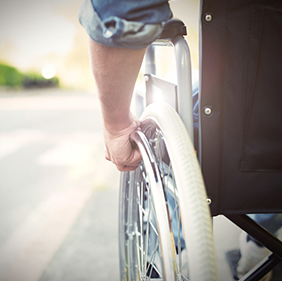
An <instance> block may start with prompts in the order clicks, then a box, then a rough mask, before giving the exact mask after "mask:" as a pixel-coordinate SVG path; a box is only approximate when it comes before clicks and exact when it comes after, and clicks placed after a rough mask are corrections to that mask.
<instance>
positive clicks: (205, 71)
mask: <svg viewBox="0 0 282 281" xmlns="http://www.w3.org/2000/svg"><path fill="white" fill-rule="evenodd" d="M200 15H201V24H200V83H199V106H198V111H199V130H198V131H196V130H195V127H194V125H193V123H194V122H193V106H195V104H194V103H193V88H192V82H191V63H190V54H189V47H188V44H187V42H186V40H185V39H184V36H185V35H186V28H185V26H184V24H183V22H181V21H180V20H175V19H173V20H170V21H169V22H167V23H165V24H164V26H163V33H162V34H161V36H160V37H159V39H158V40H157V41H156V42H154V43H153V44H152V46H150V47H148V50H147V54H146V57H145V66H146V75H145V80H146V94H145V97H143V96H140V97H139V98H137V101H138V103H139V106H140V104H145V106H144V108H141V111H143V112H142V116H141V120H142V131H141V132H134V133H133V134H132V136H131V137H132V139H133V141H134V143H135V144H136V145H137V146H138V148H139V150H140V152H141V155H142V158H143V161H142V163H141V164H140V166H139V167H138V168H137V169H136V170H135V171H133V172H126V173H122V175H121V180H120V199H119V201H120V207H119V247H120V249H119V250H120V274H121V280H131V281H132V280H167V281H172V280H192V281H204V280H206V281H213V280H221V279H220V276H218V275H217V264H216V258H215V249H214V245H213V234H212V217H214V216H217V215H224V216H225V217H227V218H228V219H229V220H230V221H232V222H233V223H234V224H236V225H237V226H238V227H240V228H241V229H242V230H243V231H245V232H247V233H248V234H249V235H250V236H252V237H253V238H254V239H256V240H257V241H259V242H260V243H261V244H262V245H264V246H265V247H266V248H268V249H269V250H270V251H271V252H272V253H271V254H270V255H269V256H268V257H267V258H265V260H264V261H263V262H262V263H260V264H259V265H258V266H256V267H255V268H254V269H253V270H251V271H250V272H249V273H247V274H246V275H245V276H244V277H242V278H241V279H240V280H260V279H261V278H262V277H263V276H265V274H267V273H268V272H269V271H270V270H272V269H273V268H274V267H275V266H276V265H278V264H279V263H280V262H281V259H282V243H281V242H280V241H279V239H277V238H276V237H275V236H273V235H272V234H270V233H269V232H268V231H267V230H265V229H264V228H262V227H261V226H260V225H258V224H257V223H256V222H254V221H253V220H252V219H251V218H250V217H249V216H247V214H256V213H282V203H281V202H282V192H281V188H282V148H281V147H282V125H281V124H282V122H281V120H282V110H281V104H282V95H281V93H282V84H281V82H280V81H279V80H280V79H279V77H280V73H282V72H281V70H282V55H281V50H282V40H281V30H282V2H280V1H267V2H263V1H257V0H236V1H231V0H227V1H226V0H213V1H208V0H205V1H202V3H201V14H200ZM158 45H161V46H172V47H173V48H174V52H175V61H176V72H177V83H176V84H173V83H170V82H167V81H164V80H162V79H160V78H158V77H157V76H156V75H155V74H156V71H155V67H156V66H155V64H154V61H155V58H154V49H155V48H156V46H158ZM156 89H158V91H161V93H162V98H163V100H164V102H153V100H154V90H156ZM140 102H141V103H140Z"/></svg>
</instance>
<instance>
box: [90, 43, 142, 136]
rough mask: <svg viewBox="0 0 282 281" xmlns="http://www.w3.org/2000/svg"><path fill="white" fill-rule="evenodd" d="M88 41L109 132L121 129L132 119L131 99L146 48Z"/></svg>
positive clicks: (105, 122) (104, 118)
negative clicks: (137, 48)
mask: <svg viewBox="0 0 282 281" xmlns="http://www.w3.org/2000/svg"><path fill="white" fill-rule="evenodd" d="M89 45H90V60H91V65H92V71H93V75H94V77H95V80H96V83H97V87H98V92H99V98H100V103H101V109H102V114H103V120H104V126H105V128H106V129H107V130H108V131H110V132H111V131H112V132H116V131H119V130H122V129H124V128H126V127H127V126H128V125H129V124H130V123H131V122H132V120H131V117H130V103H131V98H132V93H133V89H134V85H135V81H136V78H137V75H138V73H139V69H140V66H141V64H142V60H143V57H144V53H145V49H141V50H131V49H122V48H111V47H105V46H103V45H100V44H98V43H96V42H94V41H93V40H91V39H90V43H89Z"/></svg>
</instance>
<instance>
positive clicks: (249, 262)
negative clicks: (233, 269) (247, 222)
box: [237, 232, 272, 281]
mask: <svg viewBox="0 0 282 281" xmlns="http://www.w3.org/2000/svg"><path fill="white" fill-rule="evenodd" d="M240 252H241V258H240V260H239V262H238V266H237V276H238V278H241V277H243V276H244V275H245V274H246V273H247V272H248V271H250V270H251V269H252V268H253V267H254V266H256V265H257V264H258V263H259V262H260V261H262V260H263V259H264V258H265V257H266V256H268V255H269V254H270V251H269V250H268V249H266V248H265V247H260V246H258V245H257V244H256V243H255V242H254V241H252V240H250V239H249V240H247V233H245V232H242V233H241V235H240ZM271 276H272V272H269V273H268V274H267V275H265V276H264V277H263V278H262V279H261V280H260V281H269V280H270V278H271Z"/></svg>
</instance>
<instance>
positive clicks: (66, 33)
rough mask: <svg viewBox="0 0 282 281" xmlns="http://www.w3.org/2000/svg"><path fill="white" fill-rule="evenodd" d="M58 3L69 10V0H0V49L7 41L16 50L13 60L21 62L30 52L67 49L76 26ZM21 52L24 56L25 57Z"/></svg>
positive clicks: (71, 42)
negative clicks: (66, 16)
mask: <svg viewBox="0 0 282 281" xmlns="http://www.w3.org/2000/svg"><path fill="white" fill-rule="evenodd" d="M70 2H74V1H70ZM76 2H78V1H76ZM58 3H60V4H61V6H62V5H65V7H66V9H68V6H67V5H68V1H64V0H63V1H62V0H60V1H42V0H24V1H22V0H9V1H1V4H0V26H1V28H0V42H1V43H0V48H1V47H2V48H3V47H5V45H4V44H6V45H7V44H8V46H11V47H12V48H15V49H18V50H19V52H18V54H17V53H13V56H14V59H13V61H14V60H20V62H21V63H22V64H24V62H25V60H26V59H29V58H30V56H31V55H32V56H33V57H36V56H38V55H44V54H48V53H53V52H54V53H57V54H65V53H66V52H69V51H70V50H71V48H72V44H73V39H74V35H75V32H76V28H75V25H74V24H73V23H71V22H70V21H68V20H67V19H66V18H64V17H63V15H62V14H61V13H60V11H58V10H57V9H56V7H57V6H59V5H58ZM3 45H4V46H3ZM7 55H9V53H8V54H7ZM23 55H25V56H27V57H26V58H24V57H23Z"/></svg>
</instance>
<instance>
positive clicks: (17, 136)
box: [0, 129, 44, 158]
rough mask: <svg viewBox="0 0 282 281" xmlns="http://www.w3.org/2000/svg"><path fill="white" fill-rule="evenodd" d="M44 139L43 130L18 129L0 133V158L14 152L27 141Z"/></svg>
mask: <svg viewBox="0 0 282 281" xmlns="http://www.w3.org/2000/svg"><path fill="white" fill-rule="evenodd" d="M43 139H44V134H43V132H40V131H38V130H31V129H26V130H25V129H19V130H15V131H12V132H3V133H0V158H1V157H4V156H6V155H8V154H10V153H14V152H16V151H17V150H18V149H20V148H22V147H24V146H25V145H27V144H28V143H31V142H35V141H41V140H43Z"/></svg>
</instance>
